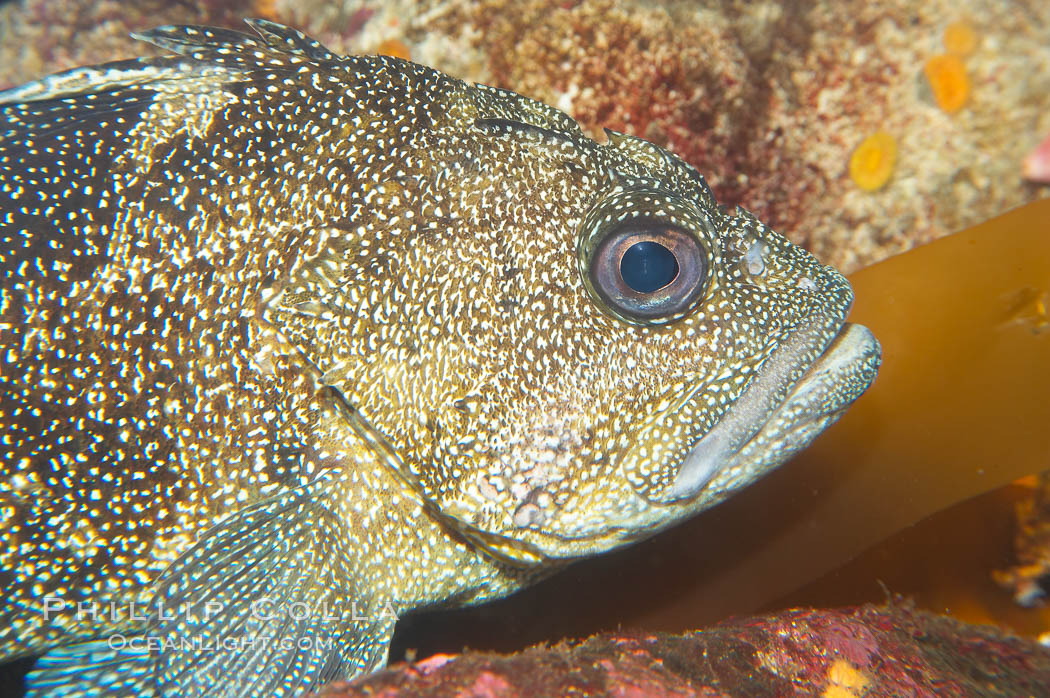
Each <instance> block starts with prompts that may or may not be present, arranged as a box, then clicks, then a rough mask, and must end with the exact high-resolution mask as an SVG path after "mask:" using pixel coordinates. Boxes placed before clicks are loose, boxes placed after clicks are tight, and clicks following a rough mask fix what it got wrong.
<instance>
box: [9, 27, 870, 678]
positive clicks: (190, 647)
mask: <svg viewBox="0 0 1050 698" xmlns="http://www.w3.org/2000/svg"><path fill="white" fill-rule="evenodd" d="M250 25H251V27H252V29H254V30H255V32H256V34H257V36H250V35H247V34H243V33H240V32H235V31H231V30H228V29H218V28H206V27H200V26H184V25H180V26H166V27H161V28H158V29H154V30H151V31H146V32H143V33H141V34H139V35H138V36H139V38H142V39H144V40H147V41H149V42H152V43H154V44H156V45H157V46H159V47H161V48H163V49H167V50H169V51H171V52H173V53H175V54H177V55H175V56H164V57H158V58H144V59H140V60H137V61H123V62H118V63H113V64H107V65H103V66H97V67H87V68H80V69H75V70H73V71H70V72H67V73H62V74H58V75H55V76H52V77H51V78H48V79H45V80H42V81H40V82H36V83H30V84H28V85H25V86H22V87H19V88H14V89H12V90H9V91H7V92H3V93H0V112H2V117H3V120H2V121H0V123H2V124H3V125H2V126H0V222H2V224H3V229H2V236H0V267H2V269H3V272H4V274H5V277H6V278H7V279H9V280H10V283H6V284H5V285H4V286H3V288H2V293H0V361H2V362H3V363H2V371H0V448H3V454H2V455H3V459H2V461H0V465H2V469H3V470H2V477H0V512H2V516H3V525H2V527H0V575H2V579H3V582H4V592H5V593H4V596H3V597H2V599H0V657H2V658H5V659H8V658H13V657H19V656H25V655H30V654H43V656H42V657H41V658H40V659H39V660H38V662H37V664H36V667H35V669H34V671H33V672H32V673H31V674H30V676H29V686H30V690H31V692H32V693H34V694H36V695H43V694H48V693H52V692H54V693H61V694H62V695H63V696H72V695H80V696H86V695H98V694H103V695H115V694H117V695H119V694H130V695H136V696H139V695H154V694H160V695H179V696H187V697H188V696H198V695H200V696H204V695H215V694H222V695H226V696H288V695H302V694H303V693H306V692H308V691H310V690H312V689H315V688H316V687H317V686H319V685H320V684H322V683H325V682H327V681H329V680H331V679H333V678H337V677H348V676H354V675H359V674H363V673H367V672H370V671H372V670H373V669H375V668H376V667H379V666H382V665H383V664H384V663H385V661H386V657H387V650H388V645H389V641H390V637H391V634H392V631H393V627H394V624H395V621H396V619H397V617H398V616H400V615H402V614H404V613H408V612H411V611H415V610H417V609H423V608H429V607H436V606H464V605H471V604H477V603H481V602H484V601H487V600H489V599H494V598H498V597H501V596H505V595H507V594H509V593H511V592H513V591H516V590H518V589H520V588H522V587H524V586H527V585H529V584H532V583H533V582H535V581H537V580H539V579H541V578H543V577H546V576H549V575H551V574H553V573H554V572H556V571H558V570H559V569H562V568H563V567H564V566H565V565H567V564H569V563H570V562H573V561H575V560H580V559H583V558H587V557H591V556H594V555H597V554H600V553H603V552H607V551H610V550H614V549H616V548H620V547H623V546H626V545H629V544H631V543H634V542H636V541H639V540H641V539H645V538H648V537H650V536H653V535H654V534H656V533H658V532H659V531H661V530H663V529H665V528H668V527H670V526H672V525H674V524H676V523H678V522H680V521H682V520H683V519H685V518H688V517H691V516H693V515H694V514H696V513H698V512H699V511H701V510H703V509H706V508H709V507H711V506H713V505H714V504H717V503H719V502H721V501H723V500H725V499H726V498H728V497H729V496H730V495H731V494H733V493H734V492H736V491H738V490H741V489H744V488H746V487H747V486H750V485H751V484H752V483H753V482H755V481H756V480H757V479H759V478H760V477H762V476H764V475H766V474H767V473H768V472H769V471H771V470H772V469H774V468H775V467H776V466H777V465H779V464H780V463H782V462H783V461H784V460H785V459H787V458H788V457H790V456H791V455H792V454H794V453H795V452H797V451H798V450H800V449H801V448H803V447H804V446H805V445H806V444H808V443H809V442H810V441H811V440H812V439H813V438H814V437H815V436H816V435H817V434H818V433H819V432H820V431H821V430H822V429H824V428H825V427H826V426H827V425H828V424H830V423H831V422H833V421H834V420H836V419H837V418H838V417H839V416H841V414H842V413H843V411H844V410H845V409H846V408H847V407H848V406H849V405H850V404H851V403H852V402H853V400H855V399H856V398H857V397H858V396H859V395H860V394H861V393H862V392H863V391H864V390H865V389H866V388H867V387H868V385H870V383H871V382H872V381H873V380H874V377H875V372H876V370H877V367H878V363H879V347H878V343H877V342H876V340H875V339H874V337H873V336H872V334H871V333H870V332H869V331H868V330H867V329H865V328H864V327H862V326H858V325H854V324H851V323H846V322H845V317H846V314H847V312H848V310H849V307H850V304H851V302H852V300H853V295H852V292H851V290H850V286H849V284H848V283H847V282H846V280H845V278H844V277H843V276H842V275H841V274H839V273H838V272H837V271H835V270H834V269H833V268H831V267H829V266H825V265H823V264H821V263H820V262H818V261H817V260H816V259H815V258H814V257H813V256H811V255H810V254H809V253H807V252H805V251H804V250H802V249H801V248H799V247H797V246H796V245H793V244H792V243H790V242H789V241H788V240H786V239H785V238H784V237H782V236H781V235H779V234H777V233H776V232H774V231H773V230H771V229H770V228H768V227H767V226H766V225H764V224H763V223H761V222H760V221H759V220H758V219H757V218H755V217H754V216H752V215H750V214H749V213H747V212H746V211H743V210H735V211H728V210H727V209H725V208H723V207H721V206H719V205H718V204H717V203H716V201H715V199H714V197H713V196H712V194H711V192H710V190H709V189H708V187H707V184H706V182H705V181H704V179H703V177H702V176H701V175H700V173H699V172H698V171H697V170H695V169H694V168H692V167H690V166H689V165H687V164H686V163H684V162H683V161H682V160H680V159H679V158H677V157H675V156H674V155H673V154H671V153H670V152H668V151H666V150H664V149H662V148H660V147H657V146H655V145H653V144H652V143H649V142H647V141H645V140H642V139H640V138H635V137H632V136H628V135H625V134H620V133H615V132H610V133H609V134H608V136H607V142H605V143H601V144H599V143H596V142H595V141H593V140H591V139H590V138H587V137H586V136H585V135H584V133H583V131H582V129H581V128H580V126H579V124H578V123H577V122H576V121H574V120H573V119H572V118H570V117H569V116H567V115H566V114H564V113H563V112H561V111H558V110H557V109H554V108H552V107H549V106H547V105H545V104H542V103H540V102H536V101H533V100H530V99H527V98H525V97H522V96H520V95H518V94H515V93H513V92H510V91H507V90H501V89H497V88H492V87H487V86H484V85H480V84H470V83H467V82H464V81H461V80H458V79H455V78H452V77H450V76H448V75H445V74H444V73H441V72H438V71H436V70H432V69H429V68H426V67H424V66H421V65H416V64H413V63H409V62H407V61H404V60H401V59H397V58H391V57H385V56H349V57H344V56H338V55H335V54H333V53H331V52H330V51H328V50H327V49H326V48H325V47H324V46H322V45H321V44H320V43H318V42H317V41H314V40H313V39H310V38H309V37H307V36H305V35H304V34H302V33H300V32H298V31H295V30H293V29H290V28H288V27H286V26H283V25H280V24H276V23H273V22H269V21H264V20H252V21H251V22H250ZM83 603H88V604H91V605H92V607H93V608H96V609H103V610H101V611H99V612H96V613H90V614H85V613H82V612H81V611H82V609H83V605H78V604H83ZM114 637H118V638H122V639H123V640H122V641H120V640H118V641H116V642H113V641H112V640H113V638H114Z"/></svg>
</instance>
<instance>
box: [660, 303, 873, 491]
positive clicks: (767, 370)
mask: <svg viewBox="0 0 1050 698" xmlns="http://www.w3.org/2000/svg"><path fill="white" fill-rule="evenodd" d="M819 330H820V328H819V327H815V328H810V329H807V330H801V331H800V332H799V333H797V334H796V335H795V336H793V337H792V338H790V339H789V340H788V341H787V342H786V343H785V344H784V346H782V347H781V348H779V349H777V351H776V352H775V353H774V354H773V355H772V356H770V357H769V359H768V360H767V362H766V364H765V365H763V369H762V370H761V371H760V373H759V375H758V376H757V377H756V378H755V380H754V381H753V382H752V384H751V385H750V386H748V388H747V390H746V391H745V393H744V394H743V395H742V396H741V397H740V398H739V399H738V400H737V402H736V404H734V405H733V407H732V408H730V410H729V411H727V412H726V414H725V415H723V417H722V419H721V421H720V422H719V423H718V424H716V425H715V426H714V427H713V428H712V429H711V430H710V431H709V432H708V433H707V434H706V435H704V437H703V438H702V439H700V441H699V442H697V444H696V445H695V446H694V447H693V449H692V450H691V451H690V452H689V455H687V456H686V458H685V460H684V461H683V463H682V466H681V468H680V469H679V471H678V475H677V477H676V478H675V481H674V483H673V484H672V486H671V488H670V490H669V491H668V493H667V494H666V495H665V497H662V499H667V500H682V499H686V498H692V497H695V496H696V495H697V494H698V493H699V492H700V491H701V490H702V489H704V487H706V486H707V485H708V484H709V483H711V481H712V480H713V479H714V478H715V477H716V476H718V475H719V474H720V473H722V472H724V471H726V470H728V469H730V468H737V467H739V463H738V462H737V461H738V460H741V459H740V458H738V456H739V455H740V454H741V452H742V451H744V450H745V447H746V446H747V445H748V444H749V443H750V442H752V441H753V440H755V439H756V437H758V436H759V435H762V434H764V433H765V432H766V431H767V430H768V429H769V428H770V425H772V424H774V423H777V424H776V427H777V428H779V429H780V430H781V431H782V433H783V434H784V435H785V436H786V437H789V436H790V434H791V433H792V432H800V431H805V430H802V429H800V427H803V426H805V425H809V424H812V423H813V422H816V421H817V420H820V419H821V418H829V419H828V421H829V422H830V417H831V416H837V414H840V413H841V412H842V411H843V410H844V409H845V408H846V407H847V406H848V405H849V404H850V403H851V402H853V400H855V399H856V398H857V397H859V396H860V394H861V393H863V392H864V390H865V389H867V387H868V385H870V383H871V381H872V380H874V375H875V370H876V368H877V366H878V360H879V344H878V342H877V341H876V339H875V337H874V335H872V333H871V331H870V330H869V329H868V328H866V327H864V326H863V325H856V324H853V323H843V324H842V325H841V327H840V328H839V331H838V334H836V335H835V336H834V337H833V338H832V339H831V341H830V342H828V343H827V345H826V346H825V347H824V348H823V350H822V351H821V353H820V354H819V355H818V356H817V357H816V358H814V359H812V361H811V362H810V363H809V365H808V368H806V370H805V371H804V373H802V375H801V376H798V377H797V378H796V379H795V380H794V381H792V375H793V374H796V372H797V370H798V368H799V367H800V366H804V365H805V357H806V355H807V354H809V353H810V352H812V351H814V346H813V341H814V339H815V337H814V334H816V333H818V332H819ZM854 374H855V375H854ZM843 382H844V383H845V384H846V385H847V387H848V389H846V390H837V391H836V390H831V391H827V390H824V389H826V388H828V387H830V386H832V385H838V384H840V383H843ZM785 390H786V392H785ZM778 395H783V397H782V398H780V399H777V396H778ZM791 408H794V409H795V410H800V414H799V415H797V417H795V418H794V419H793V420H792V421H786V422H783V423H778V422H779V421H780V420H778V415H787V414H788V412H789V410H790V409H791ZM824 426H826V425H824ZM822 428H823V427H821V429H822ZM817 433H819V430H817V431H813V432H812V433H810V434H808V435H807V436H804V437H801V438H802V440H801V442H795V443H790V444H787V445H785V446H784V448H783V449H782V450H783V456H782V457H781V458H779V459H778V460H780V461H783V460H784V459H786V458H787V457H789V456H790V455H791V454H793V453H794V452H795V451H797V450H799V449H800V448H802V447H803V446H805V445H806V444H807V443H808V442H809V440H810V439H811V438H812V437H813V436H815V435H816V434H817ZM776 443H777V442H776V440H775V439H774V440H773V444H776ZM766 469H767V468H762V470H763V471H764V470H766ZM756 470H757V468H756ZM755 474H756V476H757V473H755ZM744 475H745V476H746V475H747V473H744Z"/></svg>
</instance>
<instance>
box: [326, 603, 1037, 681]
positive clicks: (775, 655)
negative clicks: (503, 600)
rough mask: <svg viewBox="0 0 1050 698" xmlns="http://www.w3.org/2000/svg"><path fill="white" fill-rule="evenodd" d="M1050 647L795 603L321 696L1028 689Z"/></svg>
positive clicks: (874, 611) (482, 659)
mask: <svg viewBox="0 0 1050 698" xmlns="http://www.w3.org/2000/svg"><path fill="white" fill-rule="evenodd" d="M1048 686H1050V650H1048V649H1047V648H1045V647H1043V646H1041V645H1039V644H1038V643H1035V642H1032V641H1028V640H1023V639H1020V638H1017V637H1013V636H1010V635H1007V634H1005V633H1003V632H1001V631H999V630H996V629H994V628H992V627H988V626H976V625H968V624H965V623H960V622H957V621H954V620H952V619H950V618H946V617H942V616H936V615H932V614H929V613H924V612H920V611H916V610H914V609H911V608H908V607H906V606H899V605H892V606H889V607H882V608H876V607H873V606H865V607H860V608H851V609H843V610H830V611H822V610H809V609H804V610H791V611H786V612H783V613H779V614H776V615H771V616H757V617H753V618H743V619H736V620H731V621H728V622H724V623H721V624H719V625H716V626H714V627H711V628H708V629H705V630H700V631H696V632H689V633H685V634H682V635H667V634H663V633H644V632H638V631H627V632H616V633H606V634H602V635H595V636H594V637H591V638H589V639H587V640H585V641H582V642H576V643H562V644H558V645H555V646H553V647H532V648H529V649H526V650H524V651H522V652H518V653H515V654H512V655H505V656H504V655H497V654H490V653H476V652H469V651H468V652H465V653H464V654H462V655H460V656H458V657H454V658H450V659H447V661H442V662H439V663H436V664H432V663H429V662H426V661H424V662H421V663H418V664H398V665H395V666H393V667H391V668H389V669H386V670H384V671H381V672H379V673H377V674H373V675H372V676H368V677H365V678H363V679H360V680H358V681H355V682H352V683H342V684H333V685H331V686H328V687H326V688H325V689H324V690H323V691H322V692H321V693H320V694H319V696H322V697H323V698H352V697H355V696H438V695H441V696H478V697H481V696H557V695H587V696H749V697H750V696H790V695H818V696H825V697H827V698H831V697H832V696H835V697H846V696H854V697H856V698H859V697H860V696H866V697H867V698H875V697H877V696H977V695H980V696H989V697H992V696H1022V695H1043V694H1045V692H1046V691H1047V687H1048Z"/></svg>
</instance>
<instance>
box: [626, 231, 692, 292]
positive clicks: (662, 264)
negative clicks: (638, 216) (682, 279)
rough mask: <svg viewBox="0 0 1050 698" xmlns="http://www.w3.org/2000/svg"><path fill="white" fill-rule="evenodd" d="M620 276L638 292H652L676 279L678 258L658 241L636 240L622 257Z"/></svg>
mask: <svg viewBox="0 0 1050 698" xmlns="http://www.w3.org/2000/svg"><path fill="white" fill-rule="evenodd" d="M620 276H622V277H623V281H624V283H625V284H627V285H628V286H630V287H631V288H633V289H634V290H635V291H637V292H638V293H652V292H653V291H658V290H660V289H661V288H663V287H664V286H666V285H667V284H669V283H671V282H672V281H674V280H675V277H676V276H678V260H677V259H675V256H674V253H673V252H671V250H669V249H667V248H666V247H664V246H663V245H661V244H660V243H658V242H653V241H651V240H646V241H645V242H636V243H635V244H633V245H631V246H630V247H629V248H627V251H626V252H624V253H623V257H622V258H621V259H620Z"/></svg>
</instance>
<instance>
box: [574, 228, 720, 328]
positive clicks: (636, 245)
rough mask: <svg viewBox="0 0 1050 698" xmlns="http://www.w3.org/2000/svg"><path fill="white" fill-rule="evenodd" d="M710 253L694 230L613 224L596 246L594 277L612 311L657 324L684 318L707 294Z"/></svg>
mask: <svg viewBox="0 0 1050 698" xmlns="http://www.w3.org/2000/svg"><path fill="white" fill-rule="evenodd" d="M707 271H708V262H707V251H706V250H705V248H704V246H703V245H702V244H701V243H700V241H699V240H698V239H697V238H696V236H694V235H693V234H691V233H690V232H689V231H687V230H685V229H683V228H681V227H679V226H676V225H672V224H668V223H664V222H660V221H655V220H646V219H637V220H632V221H627V222H625V223H622V224H620V225H618V226H616V227H615V228H613V229H612V230H611V231H610V232H609V233H607V234H606V235H605V237H604V238H602V239H601V240H600V241H599V242H598V244H597V245H596V246H595V247H594V251H593V253H592V255H591V260H590V277H591V278H590V281H591V284H592V285H593V287H594V290H595V291H597V293H598V295H599V296H600V297H601V299H602V300H603V301H605V302H606V303H607V304H608V305H609V306H610V309H611V310H612V311H613V312H615V313H616V314H618V315H622V316H625V317H627V318H631V319H636V320H642V321H648V322H654V321H659V320H661V319H670V318H673V317H676V316H677V317H680V316H681V315H682V314H683V313H685V312H686V311H688V310H689V309H690V308H691V307H692V306H693V305H695V304H696V302H697V301H698V300H699V299H700V297H701V296H702V295H703V292H704V288H705V286H706V281H707Z"/></svg>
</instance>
